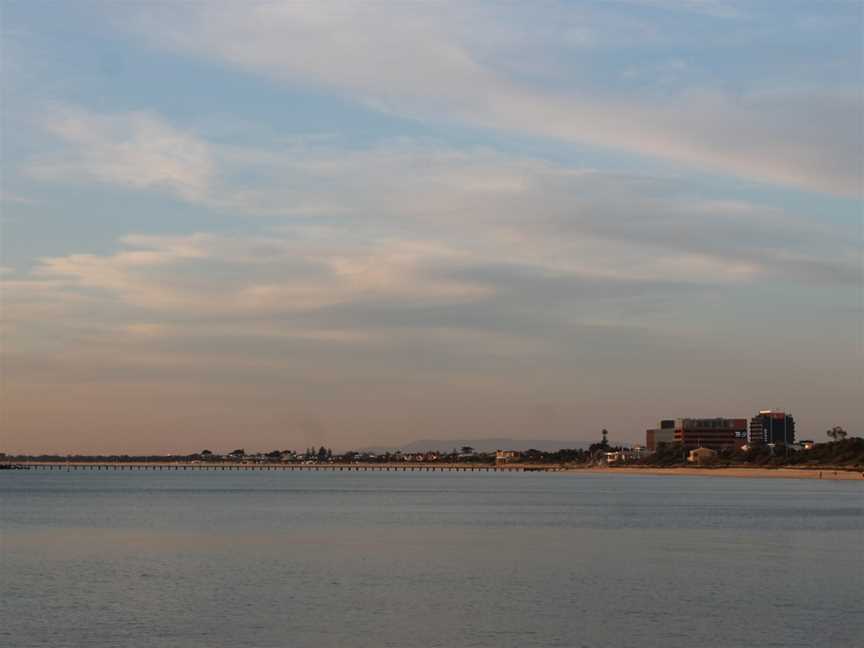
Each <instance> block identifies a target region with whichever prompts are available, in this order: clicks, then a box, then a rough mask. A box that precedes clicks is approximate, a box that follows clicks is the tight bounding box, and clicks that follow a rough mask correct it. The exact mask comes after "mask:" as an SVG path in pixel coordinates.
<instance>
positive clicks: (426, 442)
mask: <svg viewBox="0 0 864 648" xmlns="http://www.w3.org/2000/svg"><path fill="white" fill-rule="evenodd" d="M589 445H590V444H589V443H588V442H586V441H560V440H554V439H444V440H441V439H422V440H420V441H413V442H411V443H408V444H406V445H403V446H401V447H400V448H399V450H401V451H402V452H423V451H424V450H432V451H437V452H449V451H451V450H452V449H453V448H456V449H457V450H458V449H459V448H461V447H463V446H471V447H472V448H474V450H476V451H477V452H494V451H495V450H528V449H529V448H534V449H535V450H542V451H544V452H552V451H555V450H560V449H561V448H587V447H588V446H589Z"/></svg>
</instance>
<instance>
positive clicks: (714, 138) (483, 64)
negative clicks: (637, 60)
mask: <svg viewBox="0 0 864 648" xmlns="http://www.w3.org/2000/svg"><path fill="white" fill-rule="evenodd" d="M678 4H679V5H681V6H683V7H685V8H690V9H693V10H700V11H705V12H707V13H717V11H716V10H717V9H718V8H722V6H723V5H719V4H715V3H701V2H690V3H683V4H682V3H678ZM157 23H158V25H159V28H156V24H157ZM136 24H137V25H138V28H139V30H140V32H141V33H142V34H145V35H146V37H147V38H148V39H149V40H150V41H151V42H153V43H155V44H158V45H159V46H162V47H167V48H170V49H172V50H175V51H182V52H186V53H189V54H192V55H196V56H202V57H206V58H211V59H214V60H217V61H222V62H225V63H227V64H230V65H232V66H235V67H238V68H240V69H243V70H247V71H249V72H251V73H254V74H264V75H268V76H270V77H273V78H275V79H277V80H280V81H284V82H286V83H290V84H300V85H308V84H312V85H316V86H321V87H325V88H328V89H330V90H332V91H334V92H338V93H340V94H343V95H345V96H346V97H349V98H351V99H354V100H356V101H358V102H362V103H365V104H366V105H368V106H372V107H374V108H376V109H378V110H381V111H384V112H393V113H396V114H400V115H405V116H410V117H414V118H420V119H424V120H431V121H437V120H442V119H443V120H449V121H460V122H464V123H466V124H470V125H472V126H477V127H484V128H492V129H498V130H501V131H507V132H518V133H523V134H528V135H536V136H542V137H548V138H554V139H560V140H565V141H572V142H578V143H583V144H588V145H591V146H598V147H605V148H610V149H616V150H621V151H628V152H632V153H636V154H639V155H646V156H652V157H657V158H662V159H667V160H672V161H675V162H678V163H682V164H686V165H692V166H695V167H697V168H701V169H709V170H714V171H718V172H721V173H727V174H732V175H737V176H741V177H745V178H749V179H753V180H758V181H765V182H771V183H778V184H783V185H791V186H797V187H802V188H806V189H812V190H817V191H826V192H831V193H838V194H851V195H858V194H859V193H860V186H861V159H860V142H861V139H862V133H861V115H862V101H861V96H860V93H859V92H858V91H857V89H855V88H851V87H847V88H842V87H841V88H836V89H835V90H831V91H822V92H820V93H819V94H818V95H814V93H812V92H811V91H809V90H808V89H806V88H805V89H801V88H789V89H786V90H772V91H770V92H745V93H743V94H741V93H731V92H728V91H724V90H723V89H721V88H705V87H699V86H694V87H692V88H689V89H685V90H682V91H680V92H677V93H675V94H674V95H673V96H671V97H667V98H665V99H661V98H659V97H653V98H645V97H640V96H636V95H632V94H626V93H621V92H612V91H609V90H608V89H606V90H604V89H603V88H597V87H589V86H584V85H583V86H582V87H579V86H578V85H577V86H576V87H571V88H570V89H568V90H567V91H563V90H561V89H556V88H551V87H550V88H543V87H538V86H536V85H533V84H528V83H525V82H523V81H521V80H519V79H517V78H514V77H513V76H512V75H509V74H507V72H506V69H504V68H502V67H501V66H497V65H496V60H497V58H506V57H507V56H508V54H507V50H506V48H507V47H508V45H509V44H510V43H513V44H514V45H518V44H519V42H518V40H516V41H515V42H514V40H513V39H507V38H497V32H496V29H498V28H499V25H500V21H499V20H496V16H495V15H494V12H489V11H485V12H481V13H480V14H478V13H477V12H476V11H475V10H471V9H467V8H456V7H446V8H445V7H443V6H439V5H430V6H427V7H419V8H418V6H417V5H414V4H412V5H404V4H399V3H395V4H392V5H389V4H388V5H382V4H378V3H376V4H375V5H342V4H339V5H335V4H321V3H316V4H315V5H310V4H307V3H299V4H298V3H291V2H288V3H267V4H261V5H255V6H253V7H251V8H250V7H249V6H247V5H244V6H243V7H242V8H241V7H239V6H237V5H235V4H232V3H226V4H219V5H214V4H213V3H208V5H207V7H206V12H205V9H204V7H203V6H199V5H185V6H184V7H183V8H182V9H172V10H170V16H166V15H162V14H161V13H160V12H155V13H152V14H148V16H147V17H143V16H139V17H138V20H137V23H136ZM166 25H170V27H167V28H166ZM469 26H470V27H471V29H470V30H469V29H468V27H469ZM510 29H511V30H512V27H511V28H510ZM468 33H470V34H471V38H470V39H468V38H467V34H468ZM543 36H544V37H546V36H548V34H547V33H545V32H544V33H543ZM558 45H561V43H559V44H558ZM548 46H549V47H554V46H555V43H554V42H553V43H549V44H548ZM396 52H398V64H394V63H395V62H394V58H393V57H394V53H396Z"/></svg>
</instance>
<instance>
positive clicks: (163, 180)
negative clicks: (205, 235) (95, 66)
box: [26, 106, 213, 201]
mask: <svg viewBox="0 0 864 648" xmlns="http://www.w3.org/2000/svg"><path fill="white" fill-rule="evenodd" d="M44 126H45V128H46V129H47V130H48V131H49V132H50V133H52V134H53V135H54V136H56V137H57V138H58V139H59V140H61V141H63V142H64V143H65V144H66V147H65V148H64V149H63V150H62V151H60V152H58V153H56V154H53V155H47V156H44V157H42V158H40V159H37V160H33V161H31V162H30V164H29V165H28V167H27V169H26V170H27V172H28V173H29V174H30V175H32V176H34V177H37V178H41V179H52V180H95V181H98V182H105V183H111V184H117V185H121V186H126V187H130V188H136V189H153V188H155V189H161V190H164V191H168V192H170V193H173V194H175V195H177V196H179V197H180V198H182V199H184V200H190V201H200V200H202V199H204V197H205V196H206V195H207V194H208V192H209V188H210V185H211V183H212V181H213V160H212V156H211V153H210V151H209V149H208V146H207V144H206V143H205V142H203V141H202V140H201V139H199V138H197V137H195V136H194V135H192V134H190V133H188V132H181V131H179V130H177V129H175V128H174V127H172V126H171V125H169V124H168V123H166V122H165V121H164V120H162V119H160V118H159V117H157V116H155V115H153V114H151V113H147V112H133V113H124V114H120V115H104V114H97V113H93V112H89V111H86V110H83V109H81V108H77V107H69V106H65V107H58V108H56V109H55V110H53V111H52V113H51V114H50V115H49V116H47V117H46V119H45V122H44Z"/></svg>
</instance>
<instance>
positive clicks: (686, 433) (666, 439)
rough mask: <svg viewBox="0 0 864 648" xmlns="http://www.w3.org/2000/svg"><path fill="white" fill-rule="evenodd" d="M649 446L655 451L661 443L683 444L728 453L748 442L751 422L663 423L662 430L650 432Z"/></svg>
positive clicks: (685, 420) (691, 420)
mask: <svg viewBox="0 0 864 648" xmlns="http://www.w3.org/2000/svg"><path fill="white" fill-rule="evenodd" d="M645 441H646V443H645V445H647V446H648V447H649V448H650V449H652V450H655V449H656V448H657V445H658V444H660V443H679V444H681V445H683V446H684V447H685V448H711V449H712V450H726V449H731V448H740V447H741V446H743V445H744V444H745V443H746V442H747V419H743V418H680V419H674V420H673V419H666V420H664V421H660V426H659V427H658V428H655V429H652V430H647V431H646V433H645Z"/></svg>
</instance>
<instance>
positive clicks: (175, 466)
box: [16, 461, 562, 472]
mask: <svg viewBox="0 0 864 648" xmlns="http://www.w3.org/2000/svg"><path fill="white" fill-rule="evenodd" d="M16 466H20V467H21V468H24V469H33V470H106V471H112V470H114V471H116V470H139V471H140V470H259V471H261V470H282V471H285V470H294V471H297V470H299V471H322V470H324V471H331V472H336V471H339V472H343V471H348V472H350V471H354V472H369V471H375V472H557V471H559V470H562V467H561V466H543V465H529V464H503V465H466V464H425V463H423V464H421V463H399V464H396V463H390V464H375V463H356V464H339V463H330V464H292V463H284V464H283V463H239V462H235V463H189V462H155V461H154V462H119V461H118V462H114V461H101V462H80V461H68V462H67V461H23V462H19V463H17V464H16Z"/></svg>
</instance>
